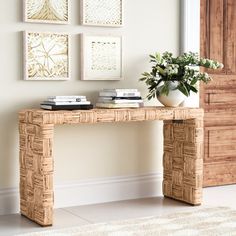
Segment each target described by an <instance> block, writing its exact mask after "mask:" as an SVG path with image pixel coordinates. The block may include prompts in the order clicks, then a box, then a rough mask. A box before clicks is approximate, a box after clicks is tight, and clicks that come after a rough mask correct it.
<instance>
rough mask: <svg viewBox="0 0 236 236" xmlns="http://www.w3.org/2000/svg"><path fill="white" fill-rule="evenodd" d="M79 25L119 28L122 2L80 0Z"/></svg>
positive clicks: (120, 0)
mask: <svg viewBox="0 0 236 236" xmlns="http://www.w3.org/2000/svg"><path fill="white" fill-rule="evenodd" d="M81 23H82V25H91V26H108V27H121V26H122V25H123V0H81Z"/></svg>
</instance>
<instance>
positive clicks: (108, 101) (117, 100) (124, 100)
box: [98, 98, 143, 104]
mask: <svg viewBox="0 0 236 236" xmlns="http://www.w3.org/2000/svg"><path fill="white" fill-rule="evenodd" d="M101 102H103V103H111V104H127V103H128V104H130V103H132V104H133V103H143V100H142V99H139V100H131V99H113V100H110V99H103V98H98V103H101Z"/></svg>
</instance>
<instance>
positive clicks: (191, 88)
mask: <svg viewBox="0 0 236 236" xmlns="http://www.w3.org/2000/svg"><path fill="white" fill-rule="evenodd" d="M189 88H190V90H191V91H193V92H194V93H197V92H198V90H197V89H196V88H195V87H194V86H189Z"/></svg>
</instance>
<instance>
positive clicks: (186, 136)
mask: <svg viewBox="0 0 236 236" xmlns="http://www.w3.org/2000/svg"><path fill="white" fill-rule="evenodd" d="M163 167H164V180H163V194H164V196H166V197H170V198H173V199H177V200H180V201H184V202H187V203H189V204H191V205H200V204H201V202H202V181H203V121H202V120H197V119H191V120H179V121H164V157H163Z"/></svg>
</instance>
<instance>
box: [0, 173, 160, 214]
mask: <svg viewBox="0 0 236 236" xmlns="http://www.w3.org/2000/svg"><path fill="white" fill-rule="evenodd" d="M162 176H163V174H162V173H150V174H142V175H131V176H117V177H109V178H102V179H91V180H87V181H78V182H72V183H62V184H55V208H61V207H71V206H79V205H88V204H96V203H104V202H112V201H121V200H128V199H137V198H146V197H156V196H162V179H163V177H162ZM18 212H19V189H18V188H11V189H2V190H0V215H6V214H14V213H18Z"/></svg>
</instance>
